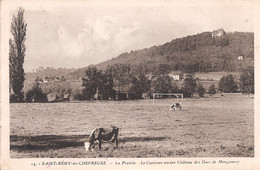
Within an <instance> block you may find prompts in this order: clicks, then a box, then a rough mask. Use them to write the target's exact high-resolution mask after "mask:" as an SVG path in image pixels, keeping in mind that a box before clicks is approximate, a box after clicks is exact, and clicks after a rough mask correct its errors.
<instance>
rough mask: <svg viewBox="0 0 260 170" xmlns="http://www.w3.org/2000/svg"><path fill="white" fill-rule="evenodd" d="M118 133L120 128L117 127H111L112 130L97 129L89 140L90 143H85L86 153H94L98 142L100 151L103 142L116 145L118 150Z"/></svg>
mask: <svg viewBox="0 0 260 170" xmlns="http://www.w3.org/2000/svg"><path fill="white" fill-rule="evenodd" d="M118 131H119V128H117V127H116V126H111V128H96V129H94V130H93V131H92V132H91V134H90V136H89V138H88V141H87V142H85V143H84V145H85V148H86V151H93V150H94V147H95V142H96V141H97V143H98V146H99V150H100V149H101V143H102V142H105V141H106V142H111V143H114V142H115V143H116V148H117V147H118V139H117V136H118Z"/></svg>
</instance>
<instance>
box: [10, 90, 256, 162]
mask: <svg viewBox="0 0 260 170" xmlns="http://www.w3.org/2000/svg"><path fill="white" fill-rule="evenodd" d="M173 102H174V100H173V99H158V100H156V101H155V102H154V103H153V102H152V101H151V100H136V101H98V102H93V101H92V102H78V103H15V104H11V105H10V111H11V113H10V149H11V151H10V152H11V153H10V155H11V158H32V157H33V158H35V157H40V158H42V157H48V158H84V157H122V158H123V157H125V158H126V157H253V156H254V107H253V106H254V100H253V99H249V98H247V96H244V95H240V94H229V95H224V97H214V98H200V99H199V98H193V99H184V101H183V110H182V111H170V109H169V107H170V105H171V104H172V103H173ZM110 125H115V126H118V127H120V128H121V130H120V132H119V148H118V149H113V147H112V146H111V145H110V144H104V145H103V147H102V150H101V151H98V150H95V151H94V152H86V151H85V148H84V144H83V142H84V141H86V140H87V138H88V135H89V134H90V132H91V131H92V130H93V129H94V128H96V127H109V126H110ZM96 148H97V147H96Z"/></svg>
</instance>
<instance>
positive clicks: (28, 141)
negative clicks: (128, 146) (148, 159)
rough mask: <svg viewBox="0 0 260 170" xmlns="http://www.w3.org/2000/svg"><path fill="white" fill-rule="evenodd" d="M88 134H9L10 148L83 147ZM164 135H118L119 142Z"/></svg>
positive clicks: (164, 138) (138, 140)
mask: <svg viewBox="0 0 260 170" xmlns="http://www.w3.org/2000/svg"><path fill="white" fill-rule="evenodd" d="M88 137H89V135H39V136H16V135H11V136H10V150H13V151H18V152H24V151H26V152H34V151H46V150H51V149H63V148H68V147H84V142H86V141H87V139H88ZM166 139H167V138H166V137H119V139H118V140H119V143H126V142H147V141H163V140H166Z"/></svg>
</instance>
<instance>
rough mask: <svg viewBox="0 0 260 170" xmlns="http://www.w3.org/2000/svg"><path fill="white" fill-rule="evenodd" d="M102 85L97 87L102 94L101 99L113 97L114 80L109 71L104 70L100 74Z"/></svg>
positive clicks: (114, 92)
mask: <svg viewBox="0 0 260 170" xmlns="http://www.w3.org/2000/svg"><path fill="white" fill-rule="evenodd" d="M102 77H103V78H102V85H101V86H100V87H99V89H100V93H101V94H102V98H103V99H109V98H110V99H114V98H115V94H116V91H115V90H114V89H113V87H114V82H113V76H112V74H111V73H110V72H105V73H104V74H103V75H102Z"/></svg>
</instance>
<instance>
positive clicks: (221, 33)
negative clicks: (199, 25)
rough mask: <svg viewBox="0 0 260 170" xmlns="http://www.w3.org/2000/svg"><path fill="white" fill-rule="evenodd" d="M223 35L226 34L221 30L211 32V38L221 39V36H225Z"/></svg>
mask: <svg viewBox="0 0 260 170" xmlns="http://www.w3.org/2000/svg"><path fill="white" fill-rule="evenodd" d="M225 35H226V32H225V31H224V30H223V29H222V28H220V29H217V30H214V31H213V32H212V37H213V38H216V37H223V36H225Z"/></svg>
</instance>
